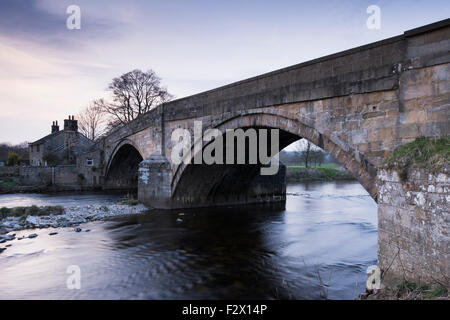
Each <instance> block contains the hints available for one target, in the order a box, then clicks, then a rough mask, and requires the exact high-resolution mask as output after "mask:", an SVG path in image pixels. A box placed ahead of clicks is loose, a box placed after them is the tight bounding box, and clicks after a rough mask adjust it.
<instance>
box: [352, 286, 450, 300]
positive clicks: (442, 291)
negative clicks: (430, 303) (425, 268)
mask: <svg viewBox="0 0 450 320" xmlns="http://www.w3.org/2000/svg"><path fill="white" fill-rule="evenodd" d="M358 300H450V296H449V292H448V286H446V285H443V284H441V283H437V282H436V283H427V284H423V285H418V284H416V283H414V282H407V281H403V282H401V283H399V284H398V285H396V286H392V287H386V288H383V289H380V290H374V291H371V292H365V293H363V294H361V295H360V296H359V298H358Z"/></svg>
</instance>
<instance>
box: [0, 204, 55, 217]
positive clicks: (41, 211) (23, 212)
mask: <svg viewBox="0 0 450 320" xmlns="http://www.w3.org/2000/svg"><path fill="white" fill-rule="evenodd" d="M63 212H64V208H63V207H61V206H45V207H38V206H29V207H15V208H6V207H3V208H0V219H3V218H6V217H27V216H29V215H30V216H49V215H51V214H53V215H60V214H62V213H63Z"/></svg>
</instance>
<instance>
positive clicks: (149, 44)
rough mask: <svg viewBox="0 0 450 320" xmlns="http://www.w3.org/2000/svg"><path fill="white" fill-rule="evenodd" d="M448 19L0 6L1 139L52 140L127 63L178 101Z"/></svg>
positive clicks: (333, 5) (177, 2) (155, 6)
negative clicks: (76, 15)
mask: <svg viewBox="0 0 450 320" xmlns="http://www.w3.org/2000/svg"><path fill="white" fill-rule="evenodd" d="M70 5H77V6H79V8H80V10H81V29H74V30H70V29H68V28H67V25H66V21H67V19H68V18H69V16H70V14H68V13H66V11H67V7H68V6H70ZM370 5H377V6H378V7H379V8H380V12H381V26H380V29H369V28H368V27H367V25H366V21H367V19H368V18H369V16H370V15H371V14H369V13H367V8H368V7H369V6H370ZM448 17H450V4H449V2H448V0H445V1H440V0H436V1H432V0H428V1H418V0H400V1H395V0H389V1H375V0H370V1H354V0H353V1H347V0H333V1H332V0H329V1H318V0H316V1H300V0H296V1H294V0H277V1H265V0H258V1H256V0H240V1H237V0H227V1H219V0H216V1H214V0H209V1H205V0H168V1H160V0H158V1H151V0H141V1H138V0H128V1H114V0H83V1H81V0H70V1H66V0H58V1H55V0H27V1H26V0H0V142H10V143H20V142H24V141H29V142H31V141H35V140H37V139H39V138H41V137H43V136H44V135H47V134H49V133H50V126H51V123H52V121H54V120H58V121H59V122H60V123H62V121H63V119H65V118H67V116H68V115H69V114H70V115H76V114H77V113H78V112H79V111H80V110H81V109H82V108H84V107H85V106H87V105H88V104H89V103H90V101H92V100H93V99H97V98H102V97H106V98H107V97H108V93H107V91H106V87H107V86H108V84H109V82H111V80H112V79H113V78H114V77H117V76H120V75H121V74H123V73H125V72H128V71H131V70H133V69H136V68H138V69H141V70H144V71H145V70H148V69H152V70H154V71H155V72H156V73H157V74H158V75H159V76H160V77H161V78H162V83H163V85H164V86H166V87H167V89H168V91H169V92H170V93H171V94H173V95H174V96H175V97H176V98H182V97H185V96H189V95H192V94H195V93H199V92H202V91H206V90H209V89H213V88H216V87H219V86H222V85H226V84H228V83H232V82H235V81H239V80H242V79H245V78H249V77H252V76H256V75H259V74H262V73H266V72H269V71H273V70H276V69H279V68H283V67H287V66H290V65H294V64H297V63H300V62H304V61H308V60H311V59H315V58H319V57H321V56H325V55H328V54H332V53H336V52H339V51H343V50H346V49H350V48H353V47H357V46H360V45H364V44H367V43H371V42H375V41H378V40H382V39H385V38H389V37H392V36H396V35H400V34H402V33H403V32H404V31H406V30H410V29H413V28H416V27H419V26H422V25H426V24H429V23H433V22H436V21H439V20H443V19H446V18H448Z"/></svg>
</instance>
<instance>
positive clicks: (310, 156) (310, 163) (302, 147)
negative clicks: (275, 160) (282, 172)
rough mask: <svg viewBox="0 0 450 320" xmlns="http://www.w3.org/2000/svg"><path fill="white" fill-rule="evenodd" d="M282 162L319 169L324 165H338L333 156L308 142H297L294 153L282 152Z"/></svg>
mask: <svg viewBox="0 0 450 320" xmlns="http://www.w3.org/2000/svg"><path fill="white" fill-rule="evenodd" d="M280 161H281V162H282V163H284V164H285V165H304V166H305V167H306V168H310V167H317V166H320V165H322V164H324V163H336V164H338V162H337V161H336V160H335V159H334V158H333V157H332V156H331V155H329V154H328V153H326V152H325V151H323V150H322V149H321V148H319V147H317V146H316V145H314V144H313V143H311V142H309V141H306V140H301V141H299V142H297V143H296V144H295V146H294V150H293V151H285V150H283V151H281V152H280Z"/></svg>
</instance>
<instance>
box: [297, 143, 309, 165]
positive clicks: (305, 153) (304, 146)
mask: <svg viewBox="0 0 450 320" xmlns="http://www.w3.org/2000/svg"><path fill="white" fill-rule="evenodd" d="M305 141H306V142H305ZM311 148H312V144H311V142H309V141H307V140H302V141H300V142H299V143H297V145H296V151H297V153H298V154H299V156H300V161H302V162H303V163H304V164H305V167H306V168H309V162H310V158H311Z"/></svg>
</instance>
